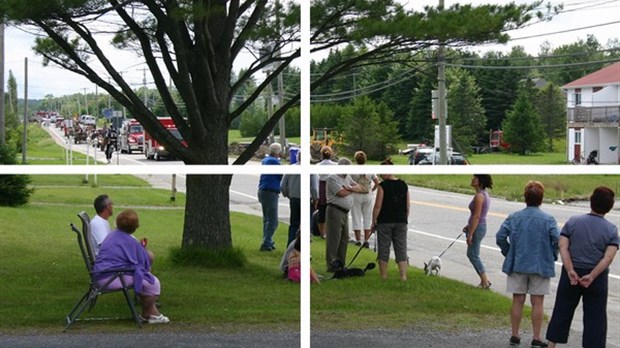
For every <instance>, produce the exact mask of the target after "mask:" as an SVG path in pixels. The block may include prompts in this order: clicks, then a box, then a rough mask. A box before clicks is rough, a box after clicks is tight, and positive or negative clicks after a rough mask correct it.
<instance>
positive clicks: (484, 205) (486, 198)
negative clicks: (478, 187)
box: [468, 190, 491, 225]
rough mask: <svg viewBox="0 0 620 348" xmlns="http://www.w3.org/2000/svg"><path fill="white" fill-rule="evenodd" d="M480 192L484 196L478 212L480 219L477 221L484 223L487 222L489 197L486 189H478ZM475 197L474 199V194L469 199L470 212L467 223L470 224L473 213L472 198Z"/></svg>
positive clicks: (480, 223) (479, 223)
mask: <svg viewBox="0 0 620 348" xmlns="http://www.w3.org/2000/svg"><path fill="white" fill-rule="evenodd" d="M480 193H482V195H483V196H484V200H483V201H482V211H481V212H480V221H478V225H486V224H487V213H488V212H489V205H490V204H491V197H489V193H488V192H487V191H486V190H482V191H480ZM475 199H476V196H475V195H474V198H473V199H472V200H471V202H469V211H470V213H471V214H470V215H469V221H468V224H471V219H472V217H473V214H474V200H475Z"/></svg>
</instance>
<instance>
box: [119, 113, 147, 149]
mask: <svg viewBox="0 0 620 348" xmlns="http://www.w3.org/2000/svg"><path fill="white" fill-rule="evenodd" d="M120 133H121V134H120V137H119V148H120V150H121V153H123V152H126V153H131V152H133V151H140V152H142V145H143V144H144V129H143V128H142V125H141V124H140V123H139V122H138V121H136V120H130V121H129V122H125V123H124V124H123V126H122V127H121V132H120Z"/></svg>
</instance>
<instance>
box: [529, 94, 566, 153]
mask: <svg viewBox="0 0 620 348" xmlns="http://www.w3.org/2000/svg"><path fill="white" fill-rule="evenodd" d="M536 106H537V109H538V113H539V115H540V119H541V122H542V125H543V128H544V131H545V135H546V137H547V140H549V147H548V151H549V152H553V139H557V138H560V137H562V136H564V132H565V128H566V98H565V97H564V95H563V94H562V91H561V90H560V88H559V87H557V86H556V85H555V84H554V83H549V84H547V85H546V86H545V87H543V89H542V90H541V91H540V93H539V94H538V98H537V103H536Z"/></svg>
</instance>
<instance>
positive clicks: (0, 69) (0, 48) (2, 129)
mask: <svg viewBox="0 0 620 348" xmlns="http://www.w3.org/2000/svg"><path fill="white" fill-rule="evenodd" d="M9 91H10V89H9ZM10 103H11V98H9V104H10ZM5 117H6V116H5V114H4V22H0V145H4V144H5V143H6V122H5V119H6V118H5Z"/></svg>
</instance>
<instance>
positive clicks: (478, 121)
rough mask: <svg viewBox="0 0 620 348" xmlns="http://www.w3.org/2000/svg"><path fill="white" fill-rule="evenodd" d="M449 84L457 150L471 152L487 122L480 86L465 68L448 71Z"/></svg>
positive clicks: (451, 114)
mask: <svg viewBox="0 0 620 348" xmlns="http://www.w3.org/2000/svg"><path fill="white" fill-rule="evenodd" d="M446 84H447V86H448V100H449V102H448V124H451V125H452V141H453V143H454V146H455V148H456V149H457V150H459V151H461V152H463V153H467V154H469V153H471V149H472V146H473V145H474V144H476V142H477V141H478V138H480V136H481V135H482V133H483V132H484V130H485V126H486V123H487V118H486V115H485V114H484V108H483V107H482V98H481V97H480V88H479V87H478V85H477V84H476V80H475V79H474V77H473V76H472V75H471V74H470V73H469V72H468V71H466V70H463V69H458V68H457V69H448V71H446Z"/></svg>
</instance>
